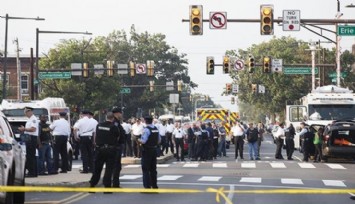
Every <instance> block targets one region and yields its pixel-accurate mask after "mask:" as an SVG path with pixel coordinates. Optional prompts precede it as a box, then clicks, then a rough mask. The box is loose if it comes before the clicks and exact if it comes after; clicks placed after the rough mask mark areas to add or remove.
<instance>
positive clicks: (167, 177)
mask: <svg viewBox="0 0 355 204" xmlns="http://www.w3.org/2000/svg"><path fill="white" fill-rule="evenodd" d="M181 177H182V176H181V175H165V176H161V177H159V178H158V181H175V180H177V179H179V178H181Z"/></svg>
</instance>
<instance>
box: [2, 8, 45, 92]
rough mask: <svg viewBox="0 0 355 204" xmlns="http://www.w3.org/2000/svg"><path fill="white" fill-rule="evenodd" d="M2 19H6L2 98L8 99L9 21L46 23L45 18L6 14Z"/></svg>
mask: <svg viewBox="0 0 355 204" xmlns="http://www.w3.org/2000/svg"><path fill="white" fill-rule="evenodd" d="M0 18H5V49H4V75H3V81H2V83H3V84H2V98H3V99H5V98H6V72H7V33H8V21H9V19H13V20H36V21H44V20H45V19H44V18H40V17H37V18H26V17H14V16H9V14H6V15H5V16H0Z"/></svg>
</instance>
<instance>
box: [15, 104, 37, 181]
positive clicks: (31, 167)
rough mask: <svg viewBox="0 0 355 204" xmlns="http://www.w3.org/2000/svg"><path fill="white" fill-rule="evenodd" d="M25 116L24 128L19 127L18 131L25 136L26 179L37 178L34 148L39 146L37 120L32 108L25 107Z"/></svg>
mask: <svg viewBox="0 0 355 204" xmlns="http://www.w3.org/2000/svg"><path fill="white" fill-rule="evenodd" d="M24 111H25V115H26V116H27V117H28V120H27V122H26V125H25V127H24V126H22V125H21V126H20V127H19V128H18V129H19V131H21V132H23V133H24V134H25V135H27V136H26V138H27V139H26V169H27V170H28V174H27V175H26V177H37V176H38V172H37V158H36V147H37V146H40V145H41V143H40V140H39V137H38V123H39V122H38V120H37V118H36V116H35V115H34V114H33V108H31V107H25V110H24Z"/></svg>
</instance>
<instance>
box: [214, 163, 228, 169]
mask: <svg viewBox="0 0 355 204" xmlns="http://www.w3.org/2000/svg"><path fill="white" fill-rule="evenodd" d="M212 166H213V168H227V163H213V164H212Z"/></svg>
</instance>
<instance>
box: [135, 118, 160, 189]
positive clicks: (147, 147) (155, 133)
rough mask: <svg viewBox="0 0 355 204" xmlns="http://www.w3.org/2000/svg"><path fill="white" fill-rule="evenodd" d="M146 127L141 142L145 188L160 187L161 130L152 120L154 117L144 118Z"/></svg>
mask: <svg viewBox="0 0 355 204" xmlns="http://www.w3.org/2000/svg"><path fill="white" fill-rule="evenodd" d="M144 120H145V123H146V125H147V126H146V127H145V128H144V130H143V134H142V137H141V139H139V140H138V141H139V143H140V144H141V145H142V159H141V165H142V172H143V186H144V188H158V185H157V174H158V173H157V148H158V144H159V143H160V141H161V137H160V135H159V130H158V128H157V127H155V126H154V125H153V124H152V122H153V118H152V117H150V116H148V117H145V118H144Z"/></svg>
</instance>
